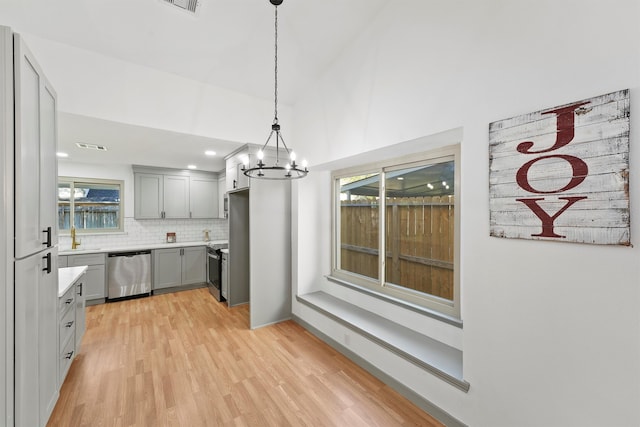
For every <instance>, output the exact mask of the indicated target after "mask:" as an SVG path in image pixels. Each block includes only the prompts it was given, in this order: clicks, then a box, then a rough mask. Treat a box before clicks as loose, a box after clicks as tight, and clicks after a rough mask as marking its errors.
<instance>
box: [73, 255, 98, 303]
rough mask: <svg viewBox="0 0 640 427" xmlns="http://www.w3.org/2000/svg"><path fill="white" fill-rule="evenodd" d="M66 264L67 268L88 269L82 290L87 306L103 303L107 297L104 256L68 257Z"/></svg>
mask: <svg viewBox="0 0 640 427" xmlns="http://www.w3.org/2000/svg"><path fill="white" fill-rule="evenodd" d="M67 264H68V266H69V267H77V266H80V265H86V266H87V267H88V268H87V273H86V276H85V279H84V289H83V292H84V296H85V300H86V302H87V304H96V303H100V302H104V300H105V298H106V297H107V286H106V276H105V256H104V254H102V253H101V254H85V255H69V256H68V258H67Z"/></svg>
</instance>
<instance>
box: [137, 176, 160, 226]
mask: <svg viewBox="0 0 640 427" xmlns="http://www.w3.org/2000/svg"><path fill="white" fill-rule="evenodd" d="M163 178H164V177H163V176H162V175H159V174H150V173H136V174H135V179H134V191H135V193H134V194H135V195H134V210H135V217H136V218H137V219H156V218H162V210H163V206H164V200H163V188H164V180H163Z"/></svg>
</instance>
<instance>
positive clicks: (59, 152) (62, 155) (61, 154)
mask: <svg viewBox="0 0 640 427" xmlns="http://www.w3.org/2000/svg"><path fill="white" fill-rule="evenodd" d="M56 156H58V157H69V155H68V154H67V153H63V152H62V151H58V152H57V153H56Z"/></svg>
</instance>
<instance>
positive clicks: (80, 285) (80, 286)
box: [78, 283, 84, 296]
mask: <svg viewBox="0 0 640 427" xmlns="http://www.w3.org/2000/svg"><path fill="white" fill-rule="evenodd" d="M82 285H84V283H78V287H79V288H80V292H78V295H80V296H82Z"/></svg>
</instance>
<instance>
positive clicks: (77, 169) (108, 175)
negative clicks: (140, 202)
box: [58, 159, 133, 218]
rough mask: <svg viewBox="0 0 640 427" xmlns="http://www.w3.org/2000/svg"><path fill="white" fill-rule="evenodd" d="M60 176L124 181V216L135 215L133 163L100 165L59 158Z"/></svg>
mask: <svg viewBox="0 0 640 427" xmlns="http://www.w3.org/2000/svg"><path fill="white" fill-rule="evenodd" d="M58 176H70V177H77V178H95V179H114V180H119V181H124V196H123V197H124V216H125V217H127V218H128V217H133V169H131V165H99V164H85V163H76V162H70V161H67V160H64V159H63V160H58Z"/></svg>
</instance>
